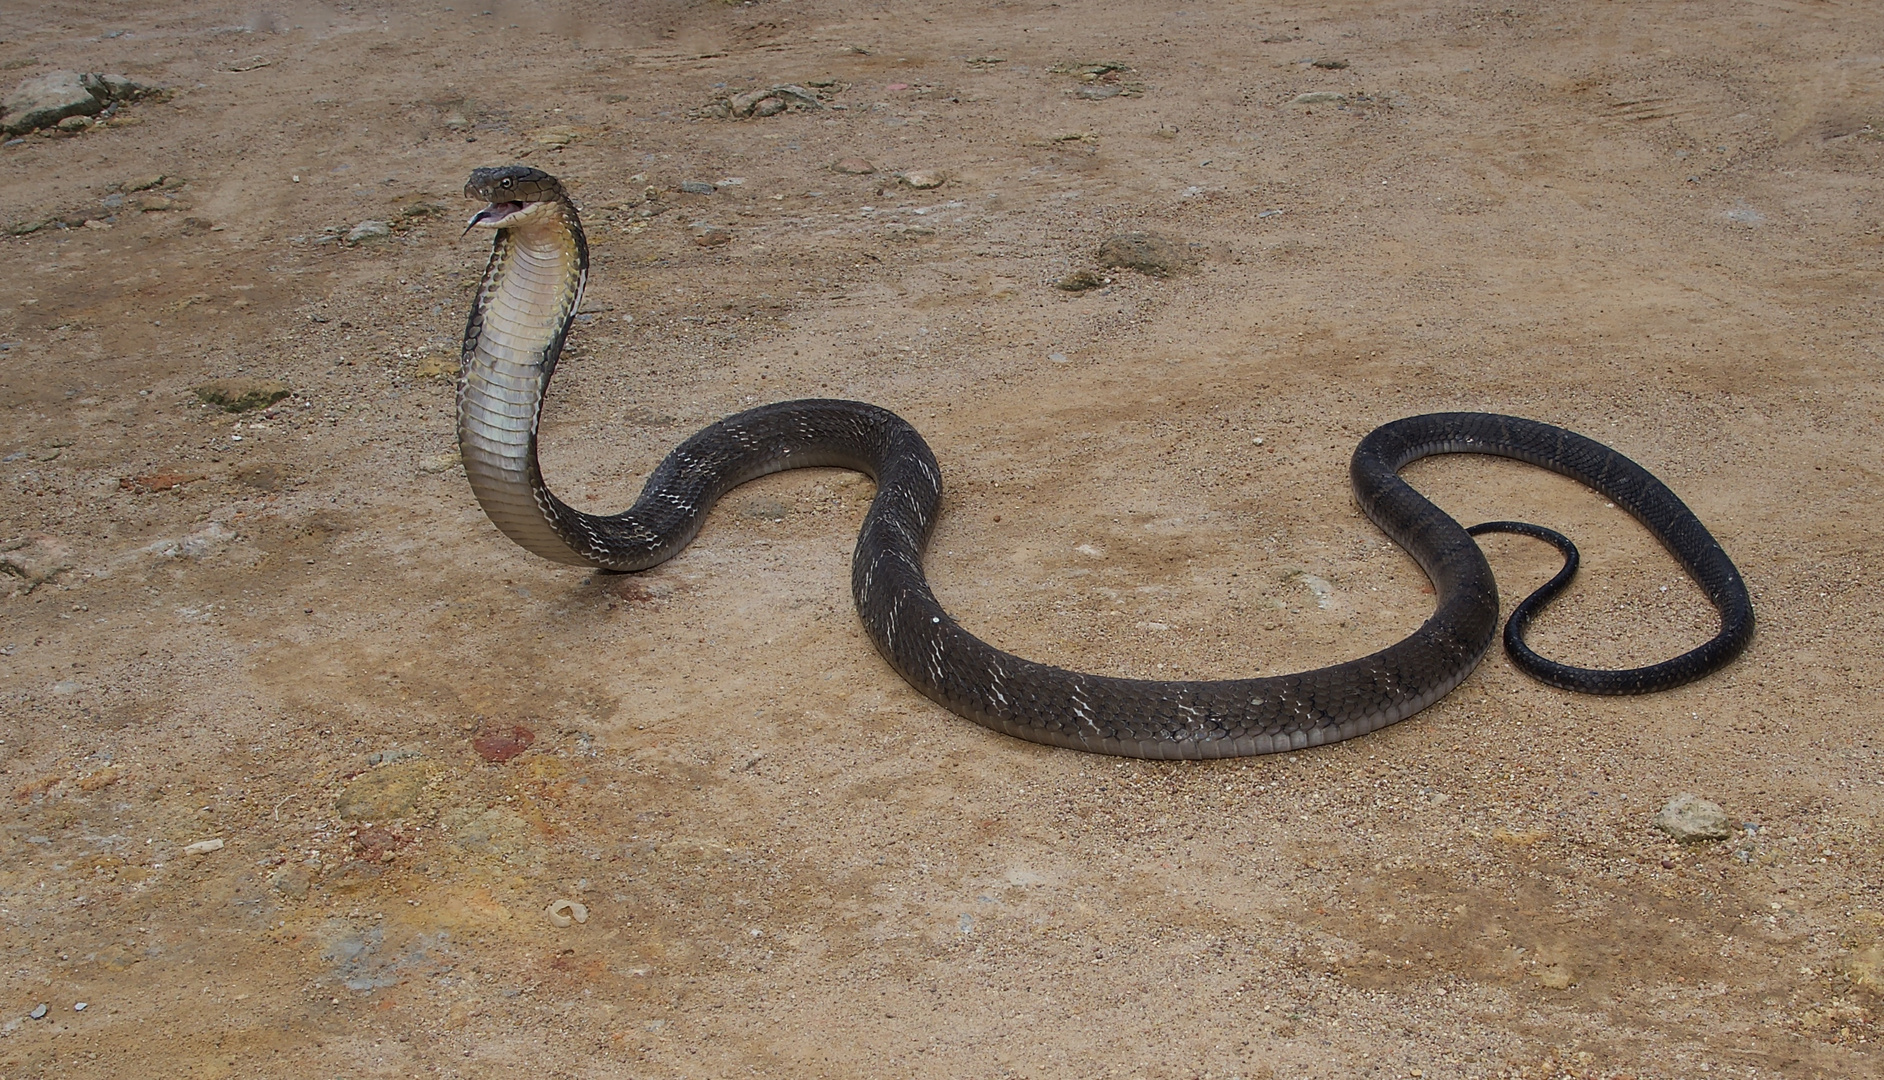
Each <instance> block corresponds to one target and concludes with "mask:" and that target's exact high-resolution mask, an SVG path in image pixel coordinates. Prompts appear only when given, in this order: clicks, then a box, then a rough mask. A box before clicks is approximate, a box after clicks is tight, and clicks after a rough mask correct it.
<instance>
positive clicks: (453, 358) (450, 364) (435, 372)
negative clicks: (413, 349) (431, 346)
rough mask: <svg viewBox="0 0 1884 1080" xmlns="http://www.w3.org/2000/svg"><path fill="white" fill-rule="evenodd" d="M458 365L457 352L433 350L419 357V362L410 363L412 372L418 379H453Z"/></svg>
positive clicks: (456, 374)
mask: <svg viewBox="0 0 1884 1080" xmlns="http://www.w3.org/2000/svg"><path fill="white" fill-rule="evenodd" d="M458 367H459V360H458V354H457V353H451V352H434V353H428V354H426V355H425V356H421V357H419V362H418V363H416V364H414V365H412V374H413V376H414V377H416V378H420V379H455V378H457V377H458Z"/></svg>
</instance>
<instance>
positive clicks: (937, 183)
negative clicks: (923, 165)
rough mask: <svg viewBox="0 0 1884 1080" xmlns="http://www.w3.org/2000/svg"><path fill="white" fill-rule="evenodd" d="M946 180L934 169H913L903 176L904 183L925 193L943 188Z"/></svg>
mask: <svg viewBox="0 0 1884 1080" xmlns="http://www.w3.org/2000/svg"><path fill="white" fill-rule="evenodd" d="M944 179H946V178H945V177H944V176H943V175H942V174H941V173H939V172H936V171H934V170H932V169H911V170H909V171H908V172H906V173H904V174H903V183H905V184H908V185H909V186H910V187H913V188H917V189H919V190H923V191H927V190H928V189H930V188H939V187H941V186H942V181H943V180H944Z"/></svg>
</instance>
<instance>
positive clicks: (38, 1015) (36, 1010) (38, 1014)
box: [26, 1002, 47, 1020]
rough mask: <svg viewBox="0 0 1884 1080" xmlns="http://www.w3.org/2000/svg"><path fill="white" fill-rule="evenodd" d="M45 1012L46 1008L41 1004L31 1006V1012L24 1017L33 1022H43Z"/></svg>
mask: <svg viewBox="0 0 1884 1080" xmlns="http://www.w3.org/2000/svg"><path fill="white" fill-rule="evenodd" d="M46 1011H47V1010H46V1006H45V1004H44V1003H43V1002H42V1003H40V1004H38V1005H35V1006H33V1011H32V1012H29V1013H27V1014H26V1015H28V1016H30V1017H32V1018H33V1019H35V1020H44V1019H45V1018H46Z"/></svg>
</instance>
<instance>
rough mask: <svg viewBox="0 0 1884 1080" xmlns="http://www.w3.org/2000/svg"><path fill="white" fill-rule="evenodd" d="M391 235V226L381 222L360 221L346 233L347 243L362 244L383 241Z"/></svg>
mask: <svg viewBox="0 0 1884 1080" xmlns="http://www.w3.org/2000/svg"><path fill="white" fill-rule="evenodd" d="M391 235H392V226H391V225H388V224H386V223H385V222H383V221H362V222H360V223H359V224H358V225H355V226H354V227H353V228H352V229H350V230H348V232H347V243H349V244H364V243H366V242H368V241H370V240H384V239H386V238H387V237H389V236H391Z"/></svg>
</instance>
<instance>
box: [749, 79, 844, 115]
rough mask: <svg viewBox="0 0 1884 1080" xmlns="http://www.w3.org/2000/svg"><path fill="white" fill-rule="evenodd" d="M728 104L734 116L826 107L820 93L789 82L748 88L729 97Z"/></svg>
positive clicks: (773, 113) (772, 113) (775, 113)
mask: <svg viewBox="0 0 1884 1080" xmlns="http://www.w3.org/2000/svg"><path fill="white" fill-rule="evenodd" d="M773 103H776V104H773ZM727 105H728V106H729V107H730V109H731V111H732V114H733V115H734V116H776V115H778V114H779V113H782V112H784V111H785V110H786V109H822V108H824V103H823V102H821V101H819V100H818V95H816V94H814V93H812V92H811V91H809V90H807V89H805V88H804V87H802V86H793V85H791V84H789V83H786V84H784V85H781V86H770V87H767V88H766V89H764V90H748V91H746V92H745V93H743V94H738V95H735V96H734V97H732V98H731V99H729V100H728V101H727Z"/></svg>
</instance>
